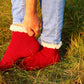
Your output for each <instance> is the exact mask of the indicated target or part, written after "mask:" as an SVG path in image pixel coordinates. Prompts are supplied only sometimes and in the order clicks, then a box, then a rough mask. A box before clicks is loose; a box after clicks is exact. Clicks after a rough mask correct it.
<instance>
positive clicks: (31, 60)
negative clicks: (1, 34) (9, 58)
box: [19, 47, 60, 70]
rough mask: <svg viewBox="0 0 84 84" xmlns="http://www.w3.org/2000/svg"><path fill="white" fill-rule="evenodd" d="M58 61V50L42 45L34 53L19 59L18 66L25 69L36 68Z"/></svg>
mask: <svg viewBox="0 0 84 84" xmlns="http://www.w3.org/2000/svg"><path fill="white" fill-rule="evenodd" d="M59 61H60V55H59V51H58V50H57V49H51V48H46V47H44V48H43V49H42V50H41V51H39V52H37V53H36V54H35V55H31V56H28V57H26V58H24V59H22V60H21V62H20V63H19V67H20V68H22V69H25V70H36V69H40V68H43V67H45V66H48V65H52V64H54V63H57V62H59Z"/></svg>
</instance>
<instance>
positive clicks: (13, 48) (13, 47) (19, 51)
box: [0, 32, 40, 70]
mask: <svg viewBox="0 0 84 84" xmlns="http://www.w3.org/2000/svg"><path fill="white" fill-rule="evenodd" d="M39 48H40V45H39V43H38V41H37V40H36V39H35V37H33V36H32V37H30V36H28V34H27V33H21V32H12V39H11V42H10V44H9V46H8V48H7V50H6V52H5V54H4V56H3V58H2V60H1V62H0V70H6V69H9V68H11V67H12V66H13V64H14V63H15V61H16V60H18V59H19V58H22V57H27V56H29V55H33V54H35V53H36V52H38V50H39Z"/></svg>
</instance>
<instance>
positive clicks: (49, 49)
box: [19, 0, 65, 70]
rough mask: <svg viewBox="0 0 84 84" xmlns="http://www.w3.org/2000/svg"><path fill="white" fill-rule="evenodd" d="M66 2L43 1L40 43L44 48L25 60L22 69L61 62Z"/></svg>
mask: <svg viewBox="0 0 84 84" xmlns="http://www.w3.org/2000/svg"><path fill="white" fill-rule="evenodd" d="M64 4H65V0H42V7H41V8H42V20H43V28H42V29H43V30H42V33H41V37H40V43H41V45H42V46H43V49H41V51H40V52H37V53H36V54H35V55H33V56H29V57H27V58H24V59H23V60H22V61H21V63H20V65H19V66H20V67H21V68H23V69H26V70H34V69H39V68H43V67H45V66H48V65H51V64H54V63H57V62H59V61H60V55H59V51H58V49H59V48H60V47H61V45H62V42H61V32H62V25H63V14H64Z"/></svg>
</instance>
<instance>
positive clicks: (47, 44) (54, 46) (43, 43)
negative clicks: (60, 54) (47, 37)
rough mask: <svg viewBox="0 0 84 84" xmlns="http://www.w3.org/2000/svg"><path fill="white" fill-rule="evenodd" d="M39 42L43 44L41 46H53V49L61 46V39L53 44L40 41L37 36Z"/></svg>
mask: <svg viewBox="0 0 84 84" xmlns="http://www.w3.org/2000/svg"><path fill="white" fill-rule="evenodd" d="M38 41H39V43H40V44H41V45H42V46H43V47H47V48H53V49H59V48H60V47H61V46H62V41H60V43H58V44H57V43H55V44H49V43H45V42H42V41H41V39H40V38H38Z"/></svg>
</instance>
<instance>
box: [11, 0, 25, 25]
mask: <svg viewBox="0 0 84 84" xmlns="http://www.w3.org/2000/svg"><path fill="white" fill-rule="evenodd" d="M11 3H12V15H13V24H18V23H23V20H24V15H25V11H26V0H11Z"/></svg>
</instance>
